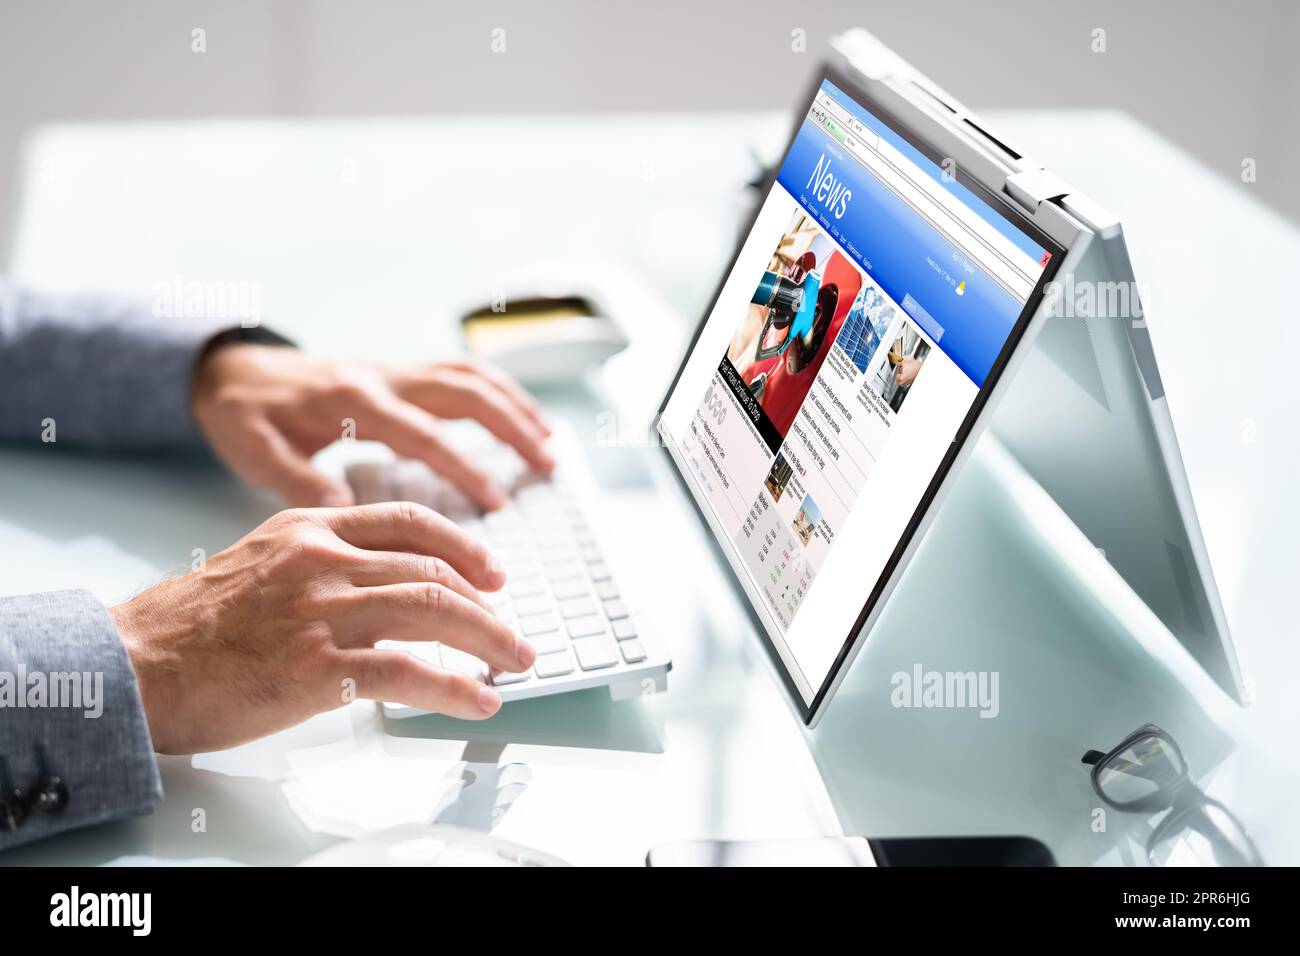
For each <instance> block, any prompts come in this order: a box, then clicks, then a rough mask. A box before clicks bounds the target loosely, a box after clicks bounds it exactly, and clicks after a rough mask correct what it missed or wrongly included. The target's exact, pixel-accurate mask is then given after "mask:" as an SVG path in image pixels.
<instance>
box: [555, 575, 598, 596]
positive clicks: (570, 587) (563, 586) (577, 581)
mask: <svg viewBox="0 0 1300 956" xmlns="http://www.w3.org/2000/svg"><path fill="white" fill-rule="evenodd" d="M551 593H552V594H554V595H555V596H556V597H557V598H559V599H560V600H561V601H563V600H567V599H568V598H576V597H586V596H587V595H588V594H590V593H591V585H590V584H588V583H587V582H586V581H584V580H582V578H573V579H571V580H568V581H556V582H555V585H554V586H553V587H552V588H551Z"/></svg>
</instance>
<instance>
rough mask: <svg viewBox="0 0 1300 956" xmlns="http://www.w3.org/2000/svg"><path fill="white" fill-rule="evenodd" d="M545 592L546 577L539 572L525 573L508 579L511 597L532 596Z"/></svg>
mask: <svg viewBox="0 0 1300 956" xmlns="http://www.w3.org/2000/svg"><path fill="white" fill-rule="evenodd" d="M545 593H546V579H545V578H543V577H542V576H541V575H540V574H533V575H525V576H524V577H521V578H514V579H512V580H511V581H510V594H511V596H512V597H517V598H518V597H533V596H535V595H538V594H545Z"/></svg>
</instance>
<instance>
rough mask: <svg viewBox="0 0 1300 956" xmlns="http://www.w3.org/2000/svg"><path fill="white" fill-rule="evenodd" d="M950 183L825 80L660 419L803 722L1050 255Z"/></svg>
mask: <svg viewBox="0 0 1300 956" xmlns="http://www.w3.org/2000/svg"><path fill="white" fill-rule="evenodd" d="M964 178H965V177H964V176H963V175H962V174H960V172H959V171H957V170H956V169H955V168H954V166H953V164H952V163H951V161H943V160H941V161H939V162H935V161H933V160H931V159H930V158H929V157H928V156H927V155H925V154H924V153H923V152H922V151H921V150H920V149H918V147H917V145H915V144H914V143H913V142H912V141H911V140H909V139H908V138H905V137H904V136H903V135H902V134H901V133H900V132H899V131H897V130H895V129H892V128H891V127H890V126H889V125H888V124H886V123H885V122H884V121H883V120H882V119H881V118H880V117H879V115H875V114H873V113H872V112H869V111H868V110H867V109H865V108H864V107H863V106H862V105H861V104H860V103H858V102H855V100H854V99H853V98H852V97H851V96H849V95H848V94H846V92H845V91H844V89H843V88H841V86H840V85H837V83H835V82H833V81H832V79H829V78H828V79H827V80H825V81H824V82H823V83H822V84H821V86H820V88H819V89H818V91H817V93H816V95H815V97H814V100H813V102H812V104H811V106H810V107H809V109H808V112H807V114H806V115H805V116H804V118H803V121H802V123H801V124H800V126H799V129H798V131H797V132H796V134H795V137H794V140H793V141H792V143H791V145H790V148H789V151H788V152H787V154H786V156H785V158H784V159H783V161H782V163H781V166H780V169H779V172H778V174H777V177H776V181H775V183H774V185H773V186H772V189H771V191H770V192H769V193H768V195H767V196H766V197H765V198H764V200H763V203H762V206H761V207H760V209H759V212H758V215H757V218H756V219H755V221H754V224H753V227H752V229H751V231H750V232H749V235H748V236H747V237H746V238H745V240H744V242H743V244H742V246H741V248H740V251H739V253H738V254H737V257H736V260H735V262H734V263H733V264H732V267H731V269H730V272H729V273H728V275H727V276H726V278H725V280H724V282H723V285H722V287H721V289H720V291H719V293H718V295H717V298H716V299H715V300H714V303H713V305H712V306H711V307H710V310H709V314H708V315H707V317H706V318H705V320H704V323H703V325H702V326H701V328H700V330H699V332H698V334H697V338H696V340H695V342H694V343H693V345H692V346H691V349H690V352H689V354H688V355H687V357H686V360H685V362H684V364H683V366H682V368H681V370H680V372H679V374H678V378H677V380H676V381H675V382H674V384H673V386H672V389H671V390H670V392H669V394H668V397H667V399H666V400H665V403H664V407H663V410H662V414H661V415H660V418H659V422H658V427H659V430H660V434H661V438H662V440H663V441H664V443H665V445H666V446H667V448H668V450H669V452H670V453H671V456H672V458H673V459H674V461H675V463H676V464H677V467H678V468H679V469H680V470H681V472H682V473H683V477H684V480H685V483H686V485H687V487H688V488H689V489H690V491H691V492H692V494H693V495H694V497H695V499H696V501H697V503H698V505H699V507H700V508H701V510H702V511H703V512H704V514H705V516H706V517H707V518H708V519H709V523H710V525H711V527H712V529H713V531H714V533H715V534H716V535H718V537H719V538H720V539H721V540H720V544H721V545H722V547H723V550H724V552H725V553H726V555H727V556H728V558H729V560H730V563H731V565H732V568H733V570H734V572H735V573H736V574H737V575H738V576H740V578H741V583H742V584H743V585H744V590H745V591H746V593H747V595H748V597H749V600H750V601H751V602H752V603H753V604H754V606H755V610H756V612H757V617H758V618H759V619H760V620H761V621H762V623H763V625H764V628H765V629H766V631H767V635H768V638H769V639H770V640H771V642H772V645H773V648H774V649H775V651H776V653H777V656H778V657H779V659H780V661H781V662H782V664H783V665H784V667H785V669H786V671H787V673H788V677H789V683H790V684H792V685H793V687H794V689H795V690H797V692H798V695H799V696H800V698H801V699H802V703H803V705H804V708H805V712H807V711H809V710H810V709H811V707H813V706H814V705H815V704H816V702H817V699H818V697H819V694H820V693H822V692H823V691H824V690H825V689H826V688H828V687H829V685H830V682H831V681H832V679H833V677H834V675H835V672H836V669H837V667H838V664H839V662H840V661H842V659H843V657H844V655H845V653H846V652H847V650H848V648H849V646H850V645H851V644H852V639H853V638H854V637H855V636H856V632H857V631H858V630H859V629H860V627H861V625H862V623H863V622H864V621H865V620H866V617H867V615H868V614H869V613H870V610H871V608H872V605H873V603H874V601H875V600H876V597H877V596H878V593H879V590H880V589H882V588H883V587H884V584H885V582H886V581H887V580H888V576H889V574H890V573H891V572H892V569H893V566H894V565H895V564H896V562H897V561H898V560H899V559H900V558H901V555H902V552H903V549H904V548H905V547H906V545H907V543H908V541H909V539H910V538H911V535H912V533H913V531H914V529H915V524H916V522H918V521H919V520H920V517H921V516H922V515H923V514H924V510H925V507H926V506H927V505H928V502H929V499H930V497H932V496H933V494H934V492H935V491H937V488H938V485H939V482H940V480H941V479H942V477H943V475H944V474H945V473H946V471H947V469H948V467H949V466H950V464H951V455H953V454H955V451H956V447H958V445H959V444H960V441H961V440H962V439H964V437H965V435H966V432H967V431H968V430H969V428H970V426H971V425H972V424H973V423H974V420H975V417H976V414H977V413H978V410H979V408H980V407H982V405H983V399H982V397H981V396H982V394H984V395H986V393H987V387H990V386H991V384H992V381H993V380H994V379H995V378H996V376H997V374H998V373H999V372H1000V370H1001V365H1002V364H1003V363H1004V362H1005V359H1006V356H1008V355H1009V354H1010V351H1011V349H1012V348H1013V347H1014V344H1015V342H1016V341H1017V340H1018V339H1019V335H1020V333H1021V332H1022V331H1023V327H1024V324H1025V323H1027V320H1028V316H1029V314H1030V313H1031V312H1032V309H1030V308H1028V303H1030V302H1031V300H1032V301H1033V302H1035V303H1036V302H1037V300H1038V295H1039V294H1040V292H1041V290H1040V288H1039V287H1040V284H1041V282H1042V281H1043V280H1044V279H1045V275H1044V272H1045V268H1047V267H1049V264H1051V263H1052V258H1053V256H1056V257H1058V258H1059V256H1060V250H1059V249H1058V248H1056V247H1054V246H1053V247H1051V249H1050V250H1049V248H1048V247H1047V246H1046V245H1044V243H1047V242H1049V240H1046V239H1035V238H1034V237H1033V235H1032V234H1031V233H1030V232H1028V231H1027V228H1021V227H1020V226H1018V225H1017V224H1016V223H1014V222H1013V221H1012V220H1011V219H1010V218H1008V217H1007V215H1004V214H1002V213H1000V212H999V211H998V210H997V209H995V208H994V206H992V205H990V204H989V203H986V202H985V201H984V200H983V199H981V198H980V197H979V196H977V195H976V193H975V192H974V191H973V190H972V188H968V187H967V186H966V185H964V184H963V182H962V179H964ZM954 443H957V444H954Z"/></svg>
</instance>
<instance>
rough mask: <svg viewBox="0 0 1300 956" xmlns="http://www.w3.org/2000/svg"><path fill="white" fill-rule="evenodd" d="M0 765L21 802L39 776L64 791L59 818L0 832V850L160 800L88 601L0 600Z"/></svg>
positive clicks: (130, 702)
mask: <svg viewBox="0 0 1300 956" xmlns="http://www.w3.org/2000/svg"><path fill="white" fill-rule="evenodd" d="M0 758H3V760H4V764H5V765H6V766H5V767H4V768H0V769H7V771H8V776H9V783H8V786H9V787H10V788H20V789H23V790H25V791H27V794H26V796H28V797H30V796H31V785H32V784H33V782H34V781H36V780H38V779H40V778H41V777H42V776H43V775H50V774H53V775H57V776H58V777H60V778H61V780H62V782H63V784H64V786H65V787H66V788H67V800H66V803H65V804H64V805H63V807H62V809H61V810H60V811H59V812H56V813H38V812H32V813H29V814H27V816H26V818H25V819H23V820H22V821H21V822H20V823H18V825H17V827H16V829H13V830H7V829H5V828H4V827H3V826H0V850H4V849H6V848H8V847H12V846H17V845H18V844H20V843H26V842H28V841H30V840H36V839H39V838H41V837H45V836H49V835H50V834H53V833H59V832H61V831H63V830H70V829H73V828H76V827H83V826H87V825H89V824H92V823H100V822H103V821H107V820H117V819H121V818H124V817H129V816H138V815H140V814H144V813H148V812H150V810H152V809H153V806H154V804H156V803H157V802H158V801H159V800H161V799H162V781H161V779H160V778H159V775H158V765H157V763H156V761H155V760H154V754H153V744H152V743H151V742H150V739H149V726H148V723H147V721H146V720H145V715H144V708H143V706H142V704H141V702H140V694H139V690H138V689H137V687H136V682H135V672H134V670H132V668H131V662H130V659H129V658H128V657H127V654H126V648H125V647H124V646H123V644H122V640H121V638H120V637H119V636H118V633H117V628H116V627H114V626H113V620H112V618H111V617H109V614H108V609H107V608H105V607H104V605H102V604H101V603H99V601H97V600H95V598H94V597H92V596H91V595H90V594H89V593H88V592H86V591H52V592H50V593H48V594H28V595H23V596H21V597H11V598H3V599H0ZM42 764H43V766H42ZM27 803H28V804H29V805H30V800H28V801H27Z"/></svg>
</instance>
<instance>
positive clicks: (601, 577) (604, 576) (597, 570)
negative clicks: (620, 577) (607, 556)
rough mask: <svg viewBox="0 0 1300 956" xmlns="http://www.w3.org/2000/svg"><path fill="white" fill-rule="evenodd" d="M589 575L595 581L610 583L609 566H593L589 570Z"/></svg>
mask: <svg viewBox="0 0 1300 956" xmlns="http://www.w3.org/2000/svg"><path fill="white" fill-rule="evenodd" d="M587 573H588V574H590V575H591V579H592V580H593V581H608V580H609V579H610V577H611V575H610V573H609V565H607V564H593V565H591V567H589V568H587Z"/></svg>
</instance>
